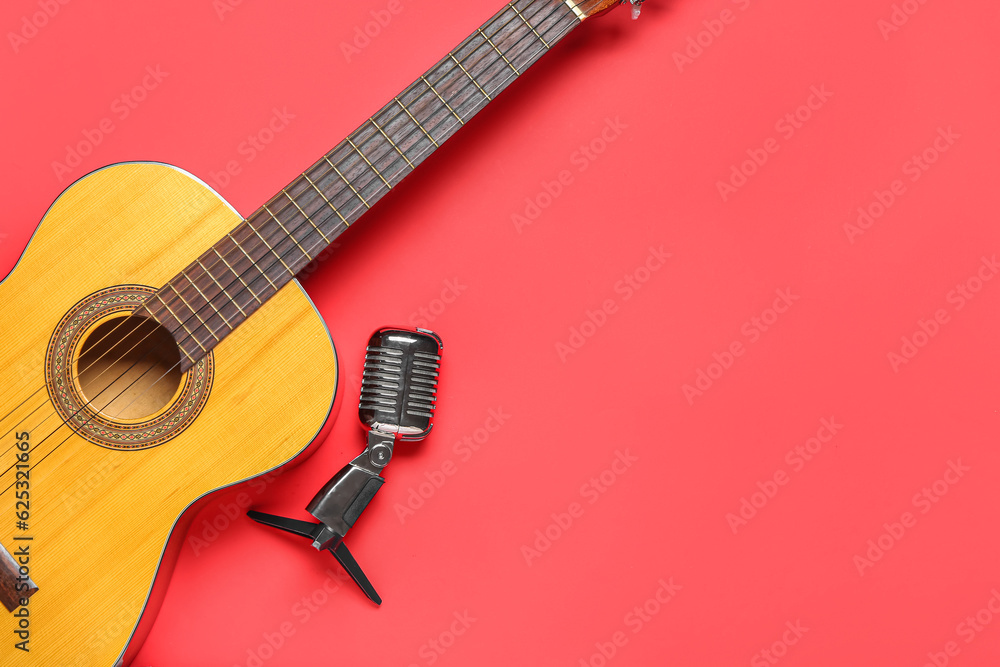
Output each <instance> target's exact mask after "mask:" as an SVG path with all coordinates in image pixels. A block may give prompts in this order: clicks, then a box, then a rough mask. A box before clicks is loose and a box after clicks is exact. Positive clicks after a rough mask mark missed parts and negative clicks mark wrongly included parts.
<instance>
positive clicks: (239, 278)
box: [0, 0, 555, 453]
mask: <svg viewBox="0 0 1000 667" xmlns="http://www.w3.org/2000/svg"><path fill="white" fill-rule="evenodd" d="M535 4H536V1H535V0H532V2H530V3H529V4H528V5H526V6H525V7H524V8H523V10H518V9H517V8H516V2H510V3H508V7H509V8H511V9H514V10H515V11H514V15H513V16H511V17H510V18H508V19H507V20H506V21H505V22H504V23H503V24H502V25H500V26H499V28H497V29H496V30H495V31H494V32H492V33H491V34H490V35H485V34H484V37H487V38H488V39H489V38H493V37H496V36H497V35H499V34H500V33H501V32H502V31H503V30H504V29H505V28H506V27H507V26H509V25H510V24H511V23H514V22H516V21H517V19H518V18H524V17H522V16H519V15H518V12H519V11H520V12H521V13H522V14H530V16H529V17H530V18H531V19H534V18H536V17H537V16H538V15H539V14H540V13H541V11H538V12H535V13H534V14H531V13H530V9H531V8H532V7H533V6H534V5H535ZM542 8H543V9H544V2H543V5H542ZM505 13H506V11H502V12H501V13H500V15H499V16H498V17H497V18H496V19H494V21H493V22H494V23H495V22H496V21H497V20H498V19H499V18H500V17H501V16H502V15H503V14H505ZM554 13H555V11H552V12H549V14H547V15H546V16H545V17H544V18H543V19H542V20H541V21H540V22H539V25H540V24H541V23H544V22H545V21H547V20H549V18H551V16H552V15H553V14H554ZM523 24H524V26H525V27H527V28H528V29H529V32H532V29H533V27H534V26H532V24H530V23H528V22H527V21H526V20H525V21H524V22H523ZM489 27H495V26H493V25H489ZM550 29H551V28H550ZM515 34H516V33H515ZM513 36H514V35H511V37H513ZM528 37H530V34H528V33H525V34H524V35H522V36H521V37H519V38H518V39H517V41H516V42H514V44H513V45H512V46H511V47H510V48H509V49H508V53H513V51H514V49H515V48H516V47H517V46H518V45H519V44H520V43H521V42H522V41H523V40H524V39H525V38H528ZM508 39H509V38H508ZM501 41H502V40H501ZM486 44H487V42H486V41H484V42H483V43H482V44H481V45H479V46H476V47H475V48H474V49H473V51H472V52H470V54H469V55H467V56H466V57H465V58H462V59H461V60H457V61H455V62H456V63H457V65H456V66H464V65H465V64H469V66H470V67H471V68H475V67H477V66H478V65H479V64H480V63H482V61H483V60H484V59H485V57H486V55H485V54H481V55H479V57H478V58H477V59H476V61H475V62H474V63H468V61H469V59H470V58H471V57H472V56H473V55H476V52H478V51H479V50H480V49H482V48H483V47H485V46H486ZM486 53H487V54H491V55H492V53H493V51H491V50H490V49H486ZM523 53H524V52H522V54H521V55H523ZM501 59H502V56H501ZM501 59H497V58H496V57H493V61H492V62H491V63H490V64H489V66H488V67H487V69H488V68H489V67H492V66H493V65H494V64H497V63H500V62H501ZM447 62H448V59H447V58H446V59H444V60H443V61H442V63H441V64H445V63H447ZM441 64H439V65H437V66H436V67H435V68H434V70H437V69H439V68H440V66H441ZM456 66H452V68H451V69H450V70H449V71H448V72H446V73H445V74H443V75H442V76H441V77H439V78H438V79H437V80H435V81H434V82H433V83H429V82H425V83H428V85H429V87H428V89H427V91H425V92H424V93H421V94H420V95H418V96H417V98H415V100H414V101H416V99H420V98H422V97H424V96H425V95H428V94H432V93H433V90H432V87H434V86H437V85H438V84H440V83H441V82H442V81H444V80H445V79H447V78H448V77H450V76H452V75H453V74H455V73H456V72H457V71H458V69H456ZM468 79H469V82H467V83H465V84H463V85H462V87H461V88H460V89H459V93H461V92H464V91H465V90H466V89H468V88H469V87H470V86H476V87H478V86H477V83H478V81H477V79H474V78H473V77H471V75H470V76H469V77H468ZM493 80H495V77H494V78H493V79H491V80H490V81H486V82H483V83H485V84H486V85H489V84H490V82H492V81H493ZM509 80H510V79H508V81H509ZM416 83H417V82H414V84H411V86H409V87H408V88H407V89H406V90H404V91H403V93H401V95H405V94H406V92H408V91H410V90H411V89H412V88H413V86H414V85H416ZM443 92H446V94H448V95H450V96H451V95H452V94H451V93H448V92H447V91H443ZM411 104H412V102H411ZM407 112H408V109H407V110H398V111H396V112H395V114H394V115H393V116H392V117H391V118H390V119H389V121H388V123H384V124H385V126H386V127H388V126H390V125H391V124H392V123H393V122H395V121H396V120H398V119H400V118H402V117H403V116H404V114H407ZM376 115H378V114H376ZM450 118H451V117H450V116H446V117H445V119H450ZM373 119H374V117H372V118H371V119H369V120H373ZM366 122H367V121H366ZM363 125H364V124H362V126H363ZM441 125H443V122H441V123H438V124H437V125H435V126H434V127H432V128H431V131H433V130H436V129H438V128H439V127H440V126H441ZM376 127H377V126H376ZM421 130H422V128H420V127H419V124H417V127H416V128H415V129H413V130H411V131H409V133H408V134H406V135H405V136H404V137H403V138H402V139H401V141H406V140H409V139H410V138H412V137H413V135H415V134H418V133H419V132H420V131H421ZM355 132H357V130H355ZM424 134H425V135H427V136H428V138H429V137H430V133H429V132H425V133H424ZM375 136H377V135H376V134H373V135H372V137H369V139H366V140H364V141H362V142H361V145H364V143H366V142H367V141H370V140H371V139H372V138H374V137H375ZM418 140H419V139H418ZM390 143H391V140H390ZM334 150H337V149H334ZM394 150H395V149H394V148H392V147H390V148H387V150H386V151H385V152H384V153H381V154H379V155H377V156H374V155H373V156H372V160H373V161H374V163H375V164H377V163H378V162H379V161H380V160H382V159H383V158H384V157H386V156H387V155H390V154H392V153H393V152H394ZM358 155H359V157H361V158H362V159H364V157H365V156H364V155H363V154H361V153H360V151H358ZM400 155H401V156H402V155H403V153H402V152H400ZM403 159H404V161H405V160H406V158H405V157H404V158H403ZM417 159H421V156H418V157H417ZM394 162H395V161H394ZM337 164H339V162H338V163H337ZM341 166H343V165H341ZM390 166H391V165H390ZM345 169H346V167H345ZM333 171H334V169H333V168H331V169H328V170H327V171H326V172H324V173H323V174H322V175H321V176H320V177H319V180H323V179H325V178H327V177H328V176H330V175H331V174H332V173H333ZM403 171H405V169H401V170H400V171H398V172H396V174H392V175H391V176H390V178H395V176H397V175H398V174H400V173H402V172H403ZM366 173H367V170H366ZM377 173H378V172H377V171H374V168H373V169H372V173H371V175H370V176H371V177H370V179H369V181H368V182H367V183H365V184H364V185H360V190H361V191H363V190H364V189H365V188H367V187H369V186H370V185H371V184H372V183H373V182H375V181H376V180H377V179H378V176H377ZM301 178H302V176H301V175H300V176H299V177H297V178H296V179H295V180H293V184H294V183H296V182H298V181H300V180H301ZM349 189H350V185H347V187H342V188H341V190H340V191H339V192H337V193H336V194H334V195H333V198H334V199H336V198H337V197H338V196H340V195H343V194H347V193H348V190H349ZM284 194H285V195H286V196H287V198H288V200H289V203H287V204H285V205H284V207H283V208H281V209H279V210H278V211H277V212H276V213H274V214H273V216H272V217H273V218H274V220H275V221H276V222H278V223H279V225H280V220H279V218H278V215H279V214H281V213H283V212H284V211H287V210H289V209H291V208H292V207H294V206H296V205H297V202H296V201H295V200H294V199H293V198H292V197H291V196H290V195H287V193H284ZM280 197H281V195H276V196H275V197H273V198H272V201H273V200H274V199H276V198H280ZM269 203H270V202H269ZM353 203H354V204H355V208H354V209H353V211H351V213H350V215H353V214H354V213H356V212H357V211H358V210H359V209H361V208H363V207H364V205H363V204H362V203H361V202H353ZM265 206H266V205H265ZM262 210H264V207H261V208H259V209H258V210H257V211H255V213H254V215H257V214H258V213H260V211H262ZM335 210H337V209H335ZM268 212H269V213H270V211H268ZM252 217H253V215H251V216H249V218H252ZM331 217H332V216H331ZM249 218H248V219H249ZM265 224H266V221H265ZM310 224H313V223H312V221H311V219H310V218H308V217H307V216H304V219H303V222H302V224H299V225H298V226H297V227H295V229H294V230H293V231H291V232H289V236H290V238H291V239H292V241H293V242H295V238H294V234H295V232H298V231H301V230H302V229H303V228H306V227H307V226H308V225H310ZM313 226H314V227H315V225H314V224H313ZM251 229H253V228H252V226H251ZM321 234H322V232H321ZM251 238H252V235H251V236H248V237H247V239H245V240H244V242H242V243H245V242H246V241H247V240H249V239H251ZM296 243H297V242H296ZM261 247H262V246H261V245H260V244H258V245H257V246H256V249H255V248H253V247H251V248H250V249H251V250H253V251H254V254H256V250H259V249H261ZM232 252H233V251H230V252H227V253H225V254H224V255H220V258H221V259H222V261H223V262H225V260H227V259H232V257H231V254H232ZM304 254H305V253H304ZM273 255H274V256H275V257H276V258H277V259H278V262H280V261H281V256H279V255H278V254H277V253H273ZM266 256H267V252H266V251H265V252H264V257H266ZM305 256H307V257H308V256H309V255H308V254H305ZM262 259H263V258H262ZM309 259H310V261H311V260H312V259H313V258H312V257H309ZM258 262H259V260H258V261H255V262H253V263H252V264H251V265H250V266H249V267H248V269H247V271H245V272H243V273H242V274H235V272H234V274H235V275H236V280H233V281H232V282H230V283H229V284H228V285H227V286H226V287H224V288H222V291H223V293H227V292H228V288H231V287H233V286H234V285H236V284H237V282H241V281H242V278H244V277H247V278H249V276H248V274H249V272H250V271H252V270H253V269H257V271H258V272H259V273H261V277H266V276H267V272H268V271H269V270H270V269H271V268H274V267H276V266H277V262H272V263H271V264H270V265H268V266H267V267H266V270H261V269H260V267H259V265H258ZM237 263H238V261H237ZM219 266H220V263H219V262H218V261H217V262H215V263H214V264H212V265H211V266H210V267H209V269H207V270H203V275H205V274H207V275H208V276H209V277H211V278H212V279H213V281H214V276H212V274H211V269H213V268H216V267H219ZM183 273H184V274H185V277H187V276H186V271H185V272H183ZM259 280H260V278H256V279H254V280H251V281H250V282H251V283H254V282H256V281H259ZM189 282H191V283H192V284H194V281H191V280H190V278H189ZM215 282H216V284H218V282H217V281H215ZM244 284H246V283H244ZM220 287H221V285H220ZM247 288H248V289H246V290H244V289H239V291H237V292H236V296H241V295H242V294H243V292H244V291H246V292H248V293H249V294H251V295H252V294H253V290H252V289H249V285H247ZM218 296H220V295H216V296H215V297H213V298H212V299H211V300H209V299H204V300H205V302H206V303H205V305H203V306H201V307H200V308H198V309H197V310H195V309H191V308H190V307H188V309H189V310H191V311H192V316H191V317H188V318H187V319H186V320H183V321H182V322H181V323H180V324H181V327H179V328H178V329H175V330H174V331H172V332H170V333H171V335H173V334H174V333H176V332H178V331H179V330H180V328H186V326H185V325H187V324H188V323H192V326H193V327H194V330H195V331H198V330H199V329H201V328H202V327H201V326H197V325H195V324H194V323H193V319H195V318H196V319H198V320H201V318H200V317H199V313H201V312H202V311H204V310H205V309H206V308H207V307H211V308H212V310H213V311H215V314H216V315H218V316H219V317H220V319H221V320H223V321H225V318H224V317H222V316H221V313H219V311H218V309H217V308H216V307H215V304H214V300H215V299H216V298H218ZM226 296H228V294H226ZM181 298H182V299H183V297H181ZM231 301H233V302H235V301H236V300H235V298H233V299H231ZM165 305H167V304H165ZM178 307H179V306H178ZM167 308H168V310H169V305H168V306H167ZM150 312H151V311H150ZM206 316H207V318H208V320H209V321H211V319H212V314H211V313H207V314H206ZM154 317H155V316H154ZM129 319H130V318H128V317H126V318H122V319H121V321H120V322H119V323H118V324H116V325H115V326H114V328H112V329H111V330H110V331H108V332H107V333H105V334H104V335H103V336H102V337H101V338H100V339H99V340H98V341H97V343H94V345H96V344H98V343H100V342H101V341H103V340H104V339H106V338H107V337H108V336H110V335H112V334H113V333H114V332H115V331H117V330H118V328H119V327H121V326H123V325H124V324H125V323H126V322H128V321H129ZM145 322H152V323H153V324H154V328H153V330H151V331H150V332H149V333H147V334H146V335H145V336H143V338H142V339H140V340H139V341H137V342H136V343H134V344H133V345H132V347H131V348H129V349H128V350H126V351H125V353H124V354H123V355H122V356H120V357H119V358H118V359H117V360H116V362H117V361H120V360H121V359H122V358H124V357H125V356H126V355H127V354H128V353H129V352H131V351H132V350H134V349H135V348H136V347H138V346H139V345H141V344H142V343H143V342H144V341H145V340H146V339H147V338H148V337H149V336H151V335H152V334H153V333H154V332H155V331H156V328H155V324H157V322H156V321H155V320H149V319H146V318H142V319H140V326H141V325H142V324H144V323H145ZM201 323H202V325H203V326H204V328H205V330H206V331H207V332H208V333H209V335H212V336H213V337H216V336H215V333H214V331H213V330H212V329H211V327H209V326H208V324H207V323H206V322H205V321H204V320H201ZM138 329H139V327H137V328H136V330H138ZM190 337H191V338H192V340H194V342H195V343H196V344H199V345H200V343H199V342H198V340H197V337H196V336H195V335H194V334H193V333H191V334H190ZM123 340H125V339H123ZM120 342H122V341H119V342H117V343H115V345H113V346H112V347H111V348H110V349H108V350H107V351H105V352H104V353H103V354H101V355H100V356H99V357H97V358H96V359H94V360H92V361H91V362H90V363H89V364H88V365H87V366H86V367H85V368H83V369H81V370H79V371H78V372H77V375H76V378H75V379H79V377H80V376H81V375H82V374H83V373H84V372H86V371H87V370H89V368H91V367H92V366H93V365H94V364H96V363H98V362H99V361H100V360H101V359H103V358H104V357H105V356H107V355H109V354H111V353H112V352H113V351H114V350H115V348H116V347H117V346H118V345H119V344H120ZM148 353H149V352H147V355H148ZM145 356H146V355H143V357H142V358H140V359H138V360H137V361H136V363H139V362H140V361H142V359H144V358H145ZM109 367H110V366H109ZM107 370H108V369H107V368H106V369H105V370H104V371H102V372H101V373H99V374H98V376H97V377H96V378H94V381H95V382H96V381H97V380H99V379H100V378H101V377H102V376H103V375H104V373H106V372H107ZM128 370H131V369H127V370H126V371H125V373H127V372H128ZM123 374H124V373H123ZM118 379H120V377H119V378H116V379H115V380H114V381H112V382H111V385H114V383H115V382H117V381H118ZM44 388H45V386H42V387H39V388H38V389H36V390H35V391H34V392H33V393H32V394H31V395H29V397H28V398H27V399H25V400H24V401H22V403H21V404H20V405H18V406H17V407H15V408H14V410H12V411H11V412H10V413H8V415H7V416H5V417H4V419H6V418H7V417H9V416H10V415H11V414H13V413H14V412H16V411H17V410H18V409H19V408H20V407H21V406H22V405H24V403H26V402H27V401H28V400H30V399H31V398H32V397H33V396H34V395H35V394H37V393H38V392H39V391H41V390H42V389H44ZM106 389H107V388H105V391H106ZM101 393H103V391H102V392H101ZM98 395H100V394H98ZM47 402H50V401H48V400H46V401H44V402H42V403H41V404H39V406H38V407H36V408H35V409H34V410H32V411H31V412H30V413H29V414H28V415H26V416H25V417H23V418H22V420H21V422H19V423H18V424H15V425H14V426H13V427H12V428H11V429H10V430H9V431H7V433H5V434H4V435H3V436H0V438H3V437H6V436H7V435H9V434H10V433H11V432H12V431H14V430H16V429H17V428H18V427H20V425H21V423H23V422H24V421H25V420H27V419H29V418H30V417H31V416H32V415H34V413H35V412H37V411H38V410H40V409H41V408H42V407H44V406H45V404H46V403H47ZM50 416H51V415H50ZM47 419H48V418H46V419H45V420H43V421H42V422H39V423H38V424H36V425H35V428H38V427H39V426H41V425H42V424H43V423H44V422H45V421H47ZM2 421H3V420H2V419H0V423H2ZM6 451H10V450H9V448H8V450H6ZM4 453H6V452H4Z"/></svg>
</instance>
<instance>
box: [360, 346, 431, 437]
mask: <svg viewBox="0 0 1000 667" xmlns="http://www.w3.org/2000/svg"><path fill="white" fill-rule="evenodd" d="M440 370H441V339H440V338H438V336H437V335H436V334H434V333H433V332H429V331H426V330H422V329H418V330H417V331H415V332H414V331H408V330H405V329H380V330H379V331H377V332H375V334H374V335H373V336H372V338H371V340H369V341H368V347H367V349H366V353H365V366H364V373H363V375H362V379H361V400H360V402H359V405H358V408H359V416H360V417H361V422H362V423H363V424H365V425H366V426H368V427H369V428H377V429H379V430H381V431H386V432H391V433H398V434H399V435H400V436H401V438H402V439H404V440H419V439H420V438H423V437H424V436H425V435H427V433H428V432H429V431H430V429H431V426H432V420H433V418H434V409H435V406H436V404H437V383H438V375H439V373H440Z"/></svg>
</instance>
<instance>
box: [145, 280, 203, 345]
mask: <svg viewBox="0 0 1000 667" xmlns="http://www.w3.org/2000/svg"><path fill="white" fill-rule="evenodd" d="M174 291H175V292H176V291H177V290H174ZM156 298H157V299H159V300H160V303H162V304H163V305H164V306H165V307H166V309H167V310H168V311H170V315H171V316H173V318H174V319H175V320H177V321H178V322H179V323H180V325H181V326H182V327H183V328H184V331H186V332H187V334H188V336H189V337H190V338H191V339H192V340H193V341H194V342H195V344H196V345H197V346H198V347H200V348H201V349H202V350H205V352H206V353H207V352H208V350H207V349H206V348H205V346H204V345H202V344H201V341H199V340H198V339H197V338H195V336H194V334H193V333H191V330H190V329H188V328H187V325H186V324H184V322H186V321H187V320H182V319H181V318H179V317H177V313H175V312H174V311H173V309H171V308H170V306H168V305H167V302H166V301H164V300H163V297H162V296H160V293H159V292H157V293H156ZM182 300H183V299H182ZM179 347H181V348H182V349H183V347H184V346H183V345H181V346H179ZM188 356H189V357H190V356H191V355H190V354H189V355H188Z"/></svg>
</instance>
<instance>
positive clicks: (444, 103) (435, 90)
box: [418, 74, 465, 125]
mask: <svg viewBox="0 0 1000 667" xmlns="http://www.w3.org/2000/svg"><path fill="white" fill-rule="evenodd" d="M420 80H421V81H423V82H424V83H425V84H427V87H428V88H430V89H431V92H432V93H434V94H435V95H436V96H437V98H438V99H439V100H441V104H443V105H445V106H446V107H447V108H448V111H450V112H451V115H453V116H454V117H455V118H457V119H458V122H459V124H460V125H465V121H464V120H462V117H461V116H459V115H458V114H457V113H455V110H454V109H452V108H451V105H450V104H448V103H447V102H445V101H444V98H443V97H441V93H439V92H438V91H437V89H435V88H434V86H432V85H431V83H430V81H428V80H427V79H426V78H425V77H424V75H423V74H421V75H420ZM418 99H419V98H418Z"/></svg>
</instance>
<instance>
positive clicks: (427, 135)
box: [392, 96, 441, 148]
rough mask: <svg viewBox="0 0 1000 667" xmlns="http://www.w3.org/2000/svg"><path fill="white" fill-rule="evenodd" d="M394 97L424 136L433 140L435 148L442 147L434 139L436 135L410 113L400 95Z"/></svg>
mask: <svg viewBox="0 0 1000 667" xmlns="http://www.w3.org/2000/svg"><path fill="white" fill-rule="evenodd" d="M392 99H394V100H396V103H397V104H399V106H401V107H402V108H403V111H405V112H406V115H407V116H409V117H410V120H412V121H413V122H414V123H416V124H417V127H418V128H420V131H421V132H423V133H424V136H425V137H427V138H428V139H430V140H431V143H432V144H434V148H441V146H439V145H438V142H436V141H434V137H432V136H431V133H430V132H428V131H427V130H425V129H424V126H423V125H421V124H420V121H419V120H417V119H416V117H415V116H414V115H413V114H412V113H410V110H409V109H407V108H406V105H405V104H403V103H402V102H400V101H399V97H398V96H397V97H394V98H392ZM418 99H419V98H418Z"/></svg>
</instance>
